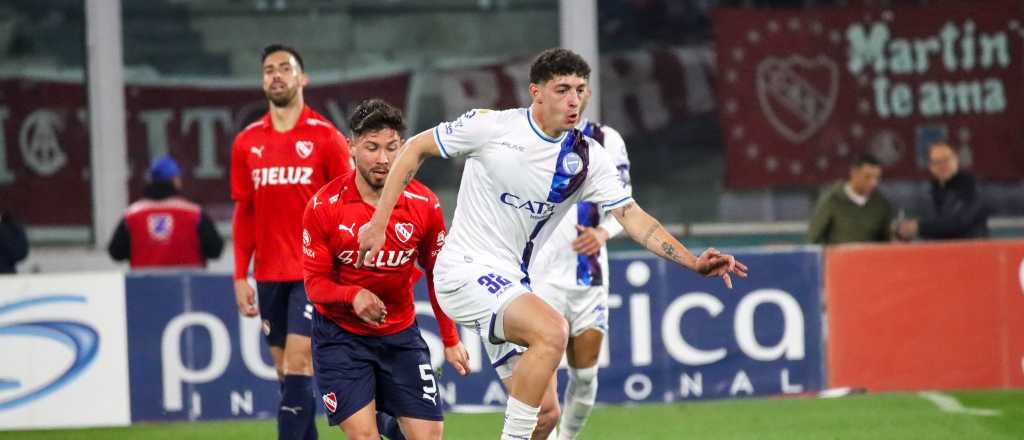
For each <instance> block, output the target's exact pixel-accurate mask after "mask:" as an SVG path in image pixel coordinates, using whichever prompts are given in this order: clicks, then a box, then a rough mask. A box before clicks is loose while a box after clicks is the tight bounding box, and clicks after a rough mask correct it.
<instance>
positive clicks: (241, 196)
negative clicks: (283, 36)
mask: <svg viewBox="0 0 1024 440" xmlns="http://www.w3.org/2000/svg"><path fill="white" fill-rule="evenodd" d="M262 59H263V93H264V94H265V95H266V97H267V101H268V105H269V107H270V110H269V112H268V113H267V114H266V115H264V116H263V117H262V118H261V119H260V120H258V121H256V122H254V123H252V124H250V125H249V126H248V127H246V128H245V129H244V130H242V132H241V133H239V134H238V136H237V137H236V138H235V143H234V145H233V146H232V148H231V198H232V199H234V200H235V215H234V221H233V223H232V234H233V235H232V236H233V237H234V249H235V299H236V301H237V302H238V310H239V311H240V312H241V313H242V314H243V315H245V316H247V317H255V316H256V315H257V314H258V315H260V316H261V318H262V320H263V323H262V324H263V334H264V335H265V336H266V340H267V343H268V344H269V345H270V354H271V356H272V357H273V358H274V366H275V367H276V368H277V374H278V378H280V380H281V405H280V408H279V409H278V413H277V432H278V438H280V439H315V438H317V432H316V427H315V426H314V419H315V414H316V411H315V410H316V405H315V400H314V399H315V396H314V395H313V389H312V379H311V376H312V375H313V366H312V361H311V359H310V339H309V334H310V333H309V332H310V328H311V320H312V317H313V306H312V305H311V304H310V303H309V301H308V300H307V299H306V292H305V290H304V289H303V283H302V241H301V240H302V212H303V209H305V207H306V202H307V201H309V199H310V197H312V196H313V194H314V193H316V191H317V190H319V189H320V187H321V186H323V185H324V184H325V183H327V182H330V181H331V180H333V179H335V178H337V177H338V176H341V175H344V174H346V173H348V172H349V171H351V170H352V168H351V164H350V159H349V152H348V142H347V141H346V140H345V138H344V137H343V136H342V135H341V133H339V132H338V130H337V129H336V128H335V127H334V125H332V124H331V123H330V122H328V121H327V119H325V118H324V117H323V116H321V115H319V114H317V113H316V112H314V111H313V110H312V109H310V108H309V107H308V106H306V105H305V102H304V100H303V96H302V89H303V87H305V86H306V84H307V83H308V82H309V78H308V77H307V76H306V73H305V71H304V70H303V65H302V57H301V56H300V55H299V53H298V52H297V51H296V50H295V49H293V48H291V47H287V46H282V45H271V46H267V47H266V48H265V49H263V58H262ZM254 256H255V262H254V264H253V266H254V269H253V272H254V277H255V278H256V290H257V291H258V292H259V307H258V308H257V306H256V304H257V303H256V298H255V295H254V293H253V289H252V287H251V286H250V285H249V282H248V281H247V279H246V278H247V275H248V273H249V261H250V260H252V259H253V257H254Z"/></svg>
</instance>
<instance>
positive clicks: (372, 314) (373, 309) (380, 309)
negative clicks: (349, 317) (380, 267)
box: [352, 289, 388, 325]
mask: <svg viewBox="0 0 1024 440" xmlns="http://www.w3.org/2000/svg"><path fill="white" fill-rule="evenodd" d="M352 310H353V311H355V312H356V315H357V316H359V317H360V318H362V320H363V321H366V322H368V323H370V324H372V325H381V324H383V323H384V319H385V318H387V316H388V311H387V308H385V307H384V301H381V300H380V298H378V297H377V295H374V294H373V292H371V291H369V290H366V289H362V290H360V291H359V293H357V294H356V297H355V299H354V300H352Z"/></svg>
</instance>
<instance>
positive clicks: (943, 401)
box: [917, 391, 1002, 417]
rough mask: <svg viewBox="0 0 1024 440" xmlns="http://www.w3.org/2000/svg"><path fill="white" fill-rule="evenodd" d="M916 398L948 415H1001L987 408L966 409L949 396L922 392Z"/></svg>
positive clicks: (933, 392)
mask: <svg viewBox="0 0 1024 440" xmlns="http://www.w3.org/2000/svg"><path fill="white" fill-rule="evenodd" d="M917 395H918V396H921V397H922V398H924V399H926V400H929V401H931V402H932V403H934V404H935V406H937V407H939V409H940V410H942V411H944V412H948V413H956V414H968V415H972V416H985V417H991V416H998V415H1001V414H1002V413H1001V412H1000V411H998V410H994V409H987V408H967V407H965V406H963V405H961V404H960V401H958V400H956V398H955V397H953V396H950V395H949V394H943V393H939V392H935V391H922V392H920V393H917Z"/></svg>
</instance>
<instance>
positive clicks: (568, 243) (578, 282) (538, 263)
mask: <svg viewBox="0 0 1024 440" xmlns="http://www.w3.org/2000/svg"><path fill="white" fill-rule="evenodd" d="M576 128H578V129H579V130H580V131H582V132H583V134H584V135H586V136H588V137H590V138H592V139H594V140H596V141H598V142H599V143H600V144H601V145H602V146H604V149H605V151H607V152H608V155H609V156H610V157H611V159H612V163H613V164H614V165H615V168H616V171H618V177H619V183H620V185H621V186H622V188H623V189H624V190H625V191H626V192H627V193H629V194H632V186H631V185H630V177H629V155H628V154H627V152H626V142H625V141H624V140H623V139H622V135H620V134H619V132H618V131H615V129H613V128H611V127H608V126H605V125H601V124H597V123H595V122H592V121H590V120H584V121H582V122H581V123H580V125H578V126H577V127H576ZM576 225H580V226H591V227H593V226H599V225H600V226H604V228H605V229H607V230H608V232H609V233H610V235H612V236H614V235H616V234H618V232H620V231H621V230H622V227H621V226H619V224H618V222H616V221H615V218H614V217H612V216H611V213H609V212H607V211H605V212H602V211H601V210H600V209H597V206H595V205H594V204H593V203H590V202H585V201H583V202H578V203H576V204H575V205H574V206H572V207H570V208H569V210H568V211H567V212H566V214H565V217H564V218H562V221H561V222H559V223H558V227H556V228H555V230H554V231H552V233H551V238H550V239H548V242H547V243H546V244H545V245H544V248H543V249H541V250H539V251H538V252H537V255H536V256H535V257H534V259H533V264H531V265H530V268H531V272H532V273H533V276H532V278H534V279H537V280H540V279H543V280H544V282H545V283H547V284H551V285H554V286H558V287H561V288H567V289H581V288H587V287H591V286H607V283H608V247H607V246H603V247H602V248H601V252H600V253H599V254H597V255H594V256H590V257H588V256H585V255H580V254H578V253H576V252H575V251H573V250H572V242H573V240H575V239H576V237H577V236H579V233H578V232H577V231H576Z"/></svg>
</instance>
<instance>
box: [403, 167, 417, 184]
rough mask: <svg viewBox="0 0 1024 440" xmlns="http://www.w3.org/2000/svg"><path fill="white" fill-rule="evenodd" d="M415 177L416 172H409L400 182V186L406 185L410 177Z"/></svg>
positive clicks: (410, 179)
mask: <svg viewBox="0 0 1024 440" xmlns="http://www.w3.org/2000/svg"><path fill="white" fill-rule="evenodd" d="M415 175H416V170H410V171H409V174H406V175H405V180H403V181H402V186H405V185H408V184H409V182H411V181H412V176H415Z"/></svg>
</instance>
